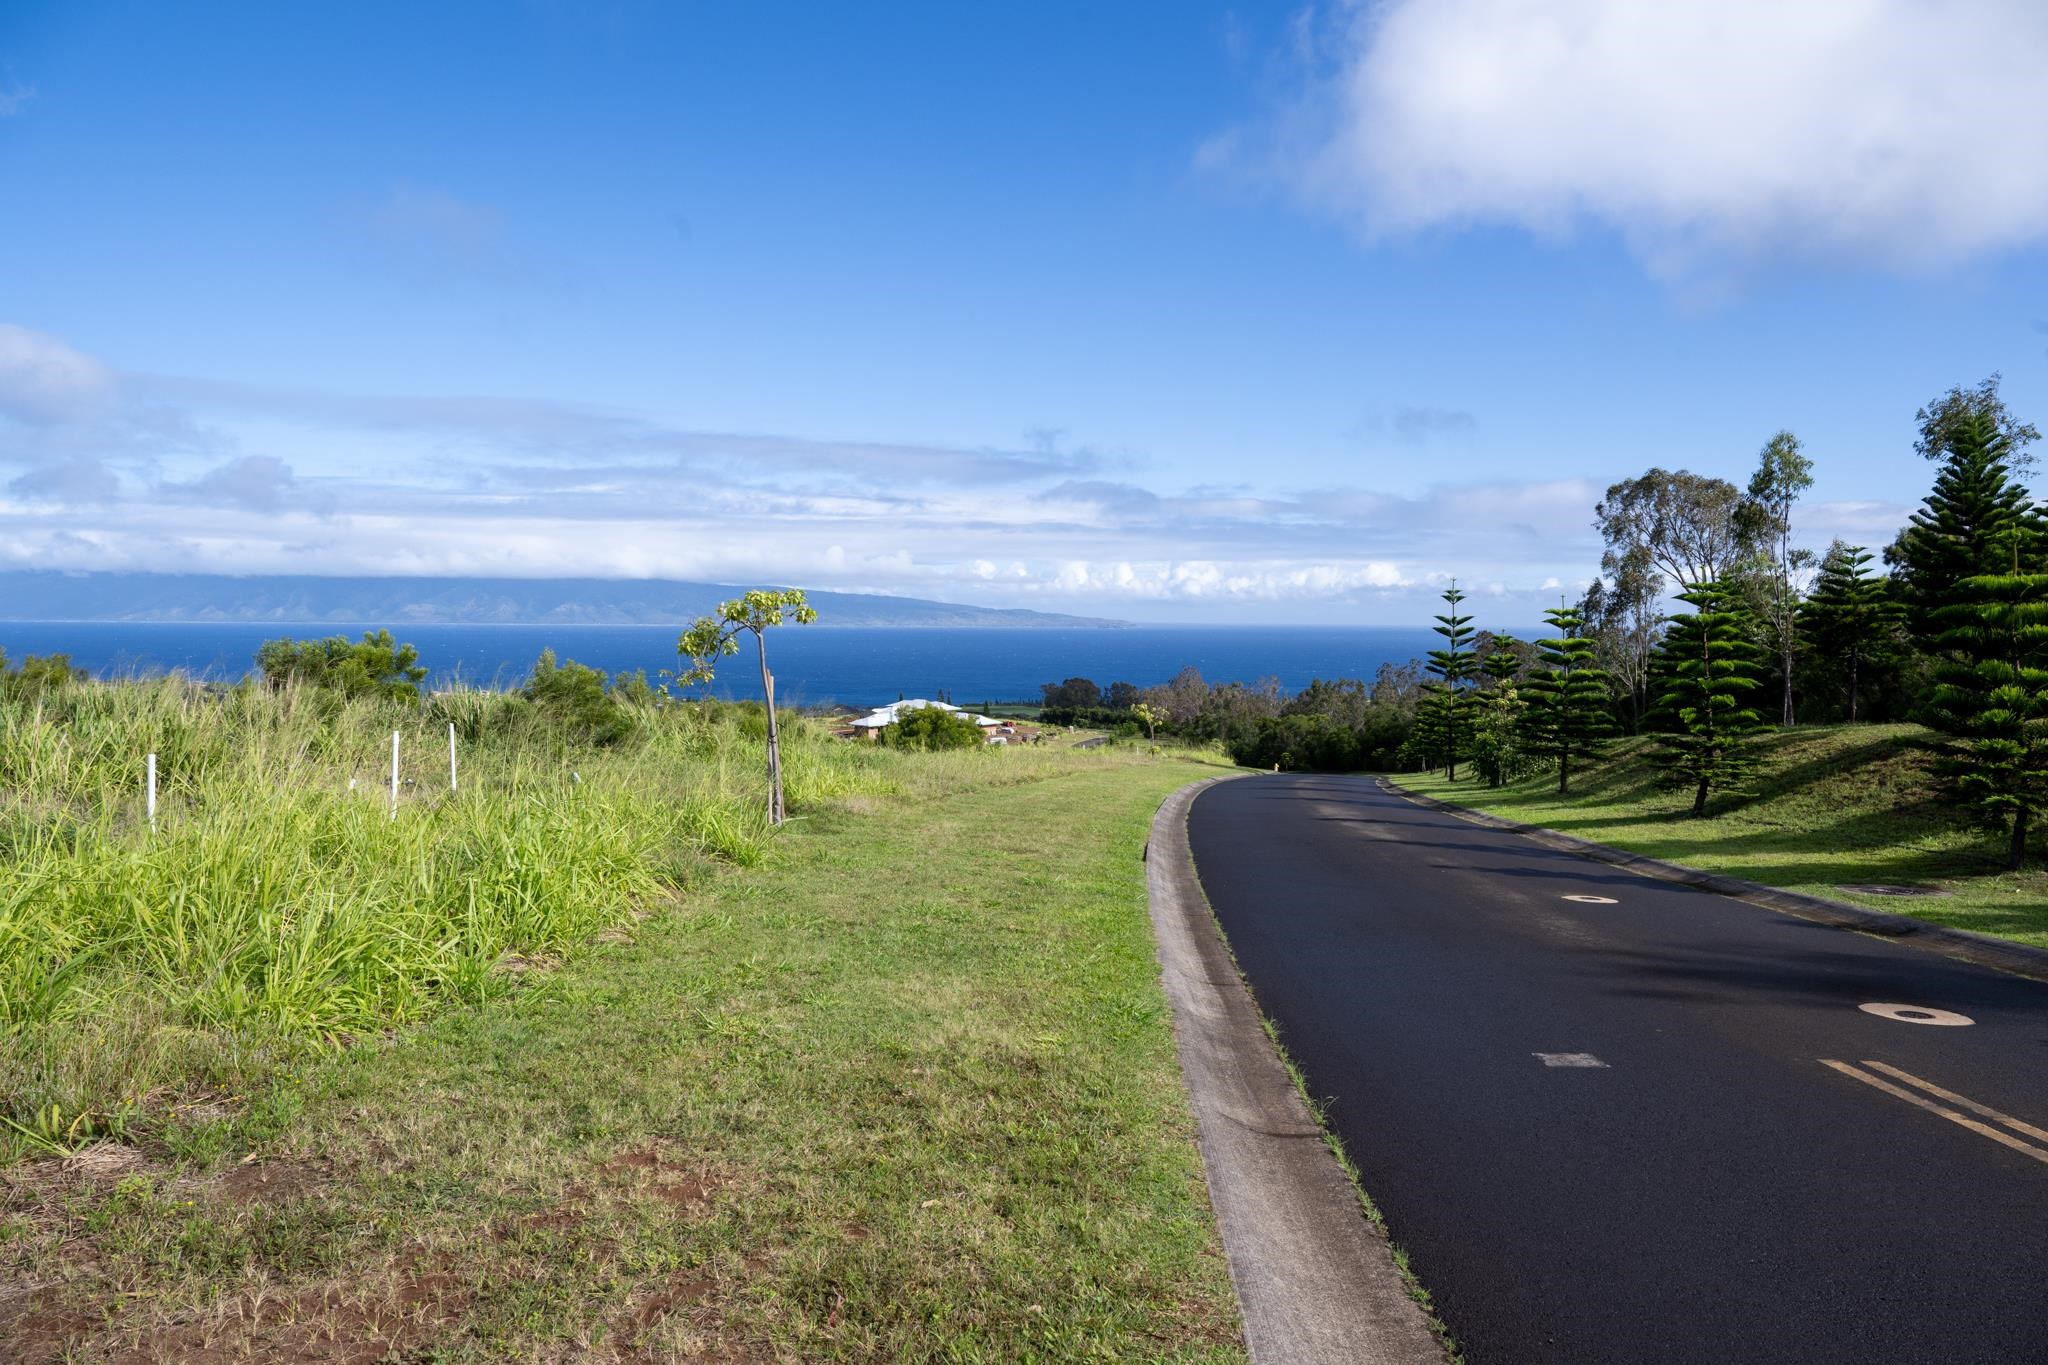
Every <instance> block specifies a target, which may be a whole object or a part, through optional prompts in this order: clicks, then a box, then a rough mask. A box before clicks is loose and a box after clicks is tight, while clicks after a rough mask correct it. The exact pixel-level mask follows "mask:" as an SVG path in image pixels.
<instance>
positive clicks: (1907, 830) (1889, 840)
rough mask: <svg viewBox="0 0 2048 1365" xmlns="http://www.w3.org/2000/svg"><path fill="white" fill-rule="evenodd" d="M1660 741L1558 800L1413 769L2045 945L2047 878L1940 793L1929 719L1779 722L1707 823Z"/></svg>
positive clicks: (1564, 818) (1503, 807)
mask: <svg viewBox="0 0 2048 1365" xmlns="http://www.w3.org/2000/svg"><path fill="white" fill-rule="evenodd" d="M1651 750H1652V744H1651V741H1649V740H1647V739H1634V740H1627V741H1624V742H1622V743H1619V744H1617V745H1616V746H1615V747H1614V749H1613V751H1612V752H1611V753H1610V754H1609V756H1608V757H1607V758H1606V759H1605V760H1604V761H1602V762H1600V763H1597V764H1595V765H1593V766H1592V767H1591V768H1590V769H1589V770H1588V771H1587V772H1585V773H1584V774H1583V775H1581V776H1578V777H1576V778H1575V779H1574V780H1573V784H1572V795H1571V796H1570V797H1568V798H1565V799H1559V798H1558V796H1557V795H1556V776H1555V774H1554V773H1553V774H1551V775H1550V776H1548V777H1534V778H1529V779H1525V780H1523V781H1521V782H1518V783H1515V784H1513V785H1511V786H1509V787H1506V788H1503V789H1501V790H1498V791H1491V790H1488V789H1487V788H1486V787H1485V786H1483V785H1482V784H1481V783H1479V782H1477V781H1474V780H1472V779H1471V778H1469V777H1468V776H1467V775H1465V774H1464V773H1461V774H1460V777H1459V780H1458V781H1457V782H1456V783H1455V784H1453V783H1449V782H1446V781H1445V780H1444V778H1443V775H1442V774H1441V773H1433V774H1429V775H1427V776H1420V777H1418V776H1412V775H1403V776H1401V777H1400V778H1399V779H1398V780H1399V781H1400V782H1402V783H1403V784H1404V785H1406V786H1409V787H1411V788H1413V789H1414V790H1416V791H1420V792H1423V793H1426V794H1428V795H1430V796H1435V797H1438V798H1441V799H1443V800H1447V801H1455V802H1459V803H1461V804H1463V805H1468V806H1473V807H1476V808H1478V809H1480V810H1485V811H1491V812H1493V813H1495V814H1498V815H1505V816H1508V817H1509V818H1511V819H1515V820H1521V821H1524V822H1526V823H1528V824H1533V825H1544V826H1547V827H1549V828H1551V829H1556V830H1562V831H1564V832H1565V833H1567V834H1574V835H1577V836H1579V837H1580V838H1584V839H1592V840H1595V841H1597V842H1599V843H1603V844H1610V845H1613V846H1614V847H1616V848H1624V849H1628V850H1630V851H1631V852H1635V853H1644V854H1648V855H1650V856H1652V857H1656V858H1664V859H1668V860H1670V861H1673V862H1680V863H1685V864H1688V865H1689V866H1693V867H1699V868H1705V869H1707V870H1709V871H1714V872H1724V873H1728V874H1731V875H1733V876H1738V877H1747V878H1749V879H1750V880H1752V881H1758V882H1765V883H1768V884H1770V885H1772V886H1782V887H1788V888H1790V889H1792V890H1795V891H1805V892H1810V893H1812V894H1814V895H1820V896H1828V897H1831V898H1833V899H1837V900H1844V901H1849V902H1852V903H1854V904H1857V905H1862V906H1866V907H1868V908H1870V909H1875V910H1886V911H1892V912H1895V913H1909V914H1911V915H1913V916H1915V917H1916V918H1919V919H1924V920H1928V921H1931V922H1933V923H1936V924H1946V925H1952V926H1954V927H1956V928H1959V929H1971V930H1975V931H1977V932H1979V933H1985V934H1996V935H1998V936H1999V937H2002V938H2009V939H2013V940H2015V941H2017V942H2021V943H2031V944H2035V945H2037V946H2048V875H2044V874H2043V873H2042V872H2041V871H2039V870H2029V871H2026V872H2021V873H2008V872H2006V871H2004V870H2003V856H2002V855H2003V853H2004V847H2003V838H2002V836H2000V835H1995V834H1992V833H1989V832H1987V831H1985V830H1983V829H1981V828H1978V827H1976V826H1973V825H1972V824H1970V823H1969V822H1968V821H1967V820H1965V819H1964V818H1963V817H1962V816H1961V815H1960V814H1959V813H1958V812H1957V811H1956V810H1955V809H1954V808H1953V807H1952V806H1949V805H1947V804H1945V803H1944V802H1943V800H1942V799H1941V785H1940V779H1939V778H1938V776H1937V775H1936V772H1935V758H1936V751H1935V747H1934V740H1933V737H1932V736H1931V735H1930V734H1929V733H1928V732H1927V731H1925V730H1923V729H1921V728H1919V727H1918V726H1912V725H1863V726H1847V725H1842V726H1812V727H1802V728H1800V729H1796V730H1791V731H1787V732H1783V733H1774V734H1772V735H1771V736H1770V737H1769V738H1768V739H1767V740H1766V741H1765V744H1764V747H1763V758H1764V761H1763V765H1762V768H1761V770H1760V773H1759V776H1758V779H1757V781H1756V783H1755V784H1754V787H1753V790H1752V793H1751V794H1750V795H1747V796H1741V797H1732V796H1722V797H1717V798H1715V800H1714V801H1713V803H1712V805H1711V806H1710V807H1709V816H1708V818H1707V819H1704V820H1693V819H1690V818H1688V817H1687V815H1686V811H1687V808H1688V806H1689V804H1690V793H1688V792H1679V791H1675V790H1673V789H1671V788H1669V787H1666V786H1663V785H1662V784H1661V783H1660V782H1659V781H1658V774H1657V771H1656V768H1655V766H1654V764H1653V763H1652V761H1651ZM1844 882H1851V883H1855V882H1876V883H1884V884H1899V883H1906V884H1920V885H1932V886H1939V887H1941V888H1942V889H1943V890H1945V891H1947V892H1949V894H1948V895H1946V896H1943V897H1939V898H1935V897H1929V898H1926V899H1914V900H1902V899H1899V898H1893V897H1877V896H1862V895H1857V894H1854V893H1850V892H1844V891H1843V890H1842V889H1841V883H1844Z"/></svg>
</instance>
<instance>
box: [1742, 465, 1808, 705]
mask: <svg viewBox="0 0 2048 1365" xmlns="http://www.w3.org/2000/svg"><path fill="white" fill-rule="evenodd" d="M1811 487H1813V461H1812V460H1809V459H1807V458H1806V456H1805V455H1804V454H1802V453H1801V452H1800V449H1799V438H1798V437H1797V436H1794V435H1793V434H1792V433H1791V432H1789V431H1781V432H1779V433H1778V434H1777V435H1775V436H1773V437H1772V438H1771V439H1770V440H1769V441H1767V442H1766V443H1765V444H1764V448H1763V450H1762V451H1761V452H1760V453H1759V455H1758V456H1757V470H1756V473H1755V474H1754V475H1752V476H1751V477H1750V480H1749V496H1748V499H1747V500H1746V502H1745V503H1744V509H1743V511H1744V515H1745V516H1746V518H1747V520H1748V522H1749V526H1748V528H1747V530H1748V534H1749V538H1750V539H1751V540H1753V541H1754V543H1755V546H1756V556H1755V560H1754V568H1755V570H1756V571H1755V572H1753V573H1752V574H1751V575H1750V579H1751V583H1752V585H1753V586H1754V587H1755V588H1756V590H1757V591H1756V592H1755V597H1756V606H1757V615H1758V616H1759V617H1760V618H1761V619H1762V621H1763V624H1764V626H1765V627H1766V633H1767V634H1768V635H1769V637H1770V641H1771V645H1772V647H1773V652H1774V653H1775V654H1776V655H1777V656H1778V666H1779V676H1780V678H1781V679H1782V681H1783V684H1784V699H1783V704H1782V706H1781V708H1780V714H1779V718H1778V723H1779V724H1780V725H1791V724H1793V723H1794V720H1795V716H1794V712H1793V704H1792V666H1793V665H1794V664H1795V663H1796V662H1798V659H1799V580H1800V579H1801V577H1803V576H1804V574H1805V573H1806V571H1807V570H1809V569H1811V568H1812V567H1813V552H1812V551H1811V550H1803V549H1800V548H1799V547H1797V546H1795V545H1794V544H1793V543H1792V507H1793V505H1794V504H1795V503H1797V502H1798V501H1799V495H1800V494H1801V493H1804V492H1805V491H1806V490H1807V489H1809V488H1811Z"/></svg>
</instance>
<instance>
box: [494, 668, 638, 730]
mask: <svg viewBox="0 0 2048 1365" xmlns="http://www.w3.org/2000/svg"><path fill="white" fill-rule="evenodd" d="M641 683H642V684H643V685H644V684H645V683H646V676H645V675H644V674H643V675H642V676H641ZM519 694H520V695H521V696H522V697H525V698H526V699H527V700H528V701H530V702H532V703H533V704H534V706H535V707H537V708H538V709H539V710H540V712H541V714H543V715H545V716H546V717H547V718H548V719H549V720H550V721H552V722H554V723H555V724H556V725H558V726H560V727H562V728H563V729H565V730H567V731H569V732H570V733H571V734H572V735H574V736H575V737H576V738H577V739H580V740H584V741H586V742H588V743H591V744H598V745H605V744H617V743H618V742H619V741H620V740H622V739H624V738H626V737H627V736H628V735H630V734H632V733H633V717H632V715H631V714H630V713H628V712H627V710H626V708H625V707H624V706H621V705H620V704H619V702H618V699H617V698H615V697H613V696H612V695H611V694H610V692H608V691H607V690H606V686H605V677H604V674H602V673H600V672H598V671H597V670H596V669H594V668H588V667H585V666H584V665H582V664H579V663H577V662H576V661H575V660H574V659H571V660H569V661H568V662H567V663H564V664H557V663H556V662H555V651H553V650H552V649H544V650H542V651H541V652H540V658H538V659H536V660H534V663H533V676H532V677H530V678H528V679H527V680H526V686H525V687H523V688H521V689H520V692H519Z"/></svg>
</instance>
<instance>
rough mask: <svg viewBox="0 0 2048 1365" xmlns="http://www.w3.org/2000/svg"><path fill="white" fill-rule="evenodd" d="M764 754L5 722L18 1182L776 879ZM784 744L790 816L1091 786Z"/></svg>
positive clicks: (119, 719)
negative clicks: (729, 886) (194, 1095)
mask: <svg viewBox="0 0 2048 1365" xmlns="http://www.w3.org/2000/svg"><path fill="white" fill-rule="evenodd" d="M450 725H453V726H454V727H455V731H456V737H457V750H458V765H459V771H458V785H459V789H458V790H456V791H453V792H451V791H450V790H449V773H448V727H449V726H450ZM394 730H395V731H397V732H398V733H399V737H400V754H401V765H400V787H399V793H398V799H397V802H396V808H395V812H394V810H393V807H392V803H391V797H390V786H389V783H390V771H389V765H390V753H391V748H390V744H391V734H392V732H393V731H394ZM761 731H762V717H761V715H760V713H759V711H758V710H757V709H749V708H744V707H729V706H719V705H706V706H696V705H678V704H666V705H661V706H656V707H645V708H641V709H640V710H639V712H638V713H637V714H636V726H635V730H634V733H633V735H632V737H631V738H630V739H629V740H628V741H627V742H626V743H624V744H621V745H618V746H615V747H612V748H607V749H599V748H595V747H592V746H590V745H588V744H581V743H577V742H575V741H574V740H573V739H572V738H571V737H570V736H569V735H568V734H567V733H566V732H564V731H563V730H561V729H560V728H559V727H557V726H555V725H554V724H552V723H551V722H550V720H549V718H548V717H547V716H546V715H545V714H543V713H541V712H539V711H538V710H537V709H536V708H534V707H532V706H531V705H529V704H527V703H525V702H524V701H522V700H521V699H520V698H518V697H516V696H510V695H504V694H497V693H487V692H458V693H452V694H444V695H440V696H435V697H431V698H429V699H428V700H427V701H426V703H425V704H424V705H420V706H412V705H406V704H402V703H395V702H381V701H352V702H344V701H341V700H339V699H337V698H335V697H334V696H332V695H327V694H320V693H314V692H308V691H287V692H282V693H276V692H269V691H265V690H262V689H258V688H240V689H232V690H218V689H216V690H207V689H202V688H199V687H196V686H193V685H191V684H188V683H185V682H182V681H179V680H176V679H165V680H159V681H154V682H135V683H120V684H105V685H83V686H73V687H68V688H64V689H60V690H58V691H56V692H54V693H52V694H49V695H46V696H45V697H43V698H40V699H33V698H26V699H25V698H15V699H0V869H4V872H5V876H4V879H0V1119H4V1120H5V1122H0V1158H5V1157H6V1156H7V1155H8V1154H9V1151H10V1149H11V1150H12V1151H15V1152H19V1151H20V1150H22V1149H23V1148H24V1147H35V1146H37V1145H38V1144H50V1143H56V1144H60V1145H62V1144H76V1143H77V1142H80V1141H83V1140H85V1139H87V1138H90V1137H92V1136H96V1135H103V1134H108V1133H113V1134H119V1133H120V1132H122V1131H123V1130H124V1129H125V1128H126V1127H127V1126H128V1125H129V1124H131V1123H132V1122H133V1121H135V1120H136V1119H137V1117H138V1116H141V1115H145V1114H147V1113H149V1112H150V1111H151V1110H152V1109H159V1108H161V1107H162V1106H163V1104H165V1103H167V1102H170V1101H172V1100H175V1099H176V1098H178V1096H179V1095H180V1093H181V1092H185V1091H193V1092H235V1091H238V1090H240V1089H242V1088H244V1087H245V1086H246V1085H247V1084H248V1083H249V1081H250V1079H251V1077H252V1076H253V1075H254V1074H257V1073H259V1072H260V1071H261V1070H262V1069H263V1068H264V1067H267V1066H270V1065H274V1064H276V1063H277V1062H278V1061H279V1060H280V1059H281V1058H287V1057H290V1056H292V1055H296V1054H300V1053H303V1052H304V1051H306V1050H307V1049H316V1048H323V1047H330V1046H333V1045H336V1044H338V1043H342V1042H345V1041H347V1040H348V1039H349V1038H351V1037H353V1036H355V1035H358V1034H362V1033H365V1032H374V1031H377V1030H382V1029H388V1028H391V1027H394V1026H399V1025H403V1024H406V1023H408V1022H410V1021H413V1020H416V1019H419V1018H422V1017H424V1016H426V1015H428V1014H430V1013H432V1012H433V1011H435V1010H436V1009H439V1008H441V1007H443V1006H445V1005H447V1004H450V1003H475V1002H477V1001H479V1000H482V999H485V998H487V997H489V996H491V995H492V994H494V993H496V992H500V991H503V990H505V989H508V988H509V986H510V985H511V984H512V983H513V982H514V981H515V980H516V979H517V977H518V975H519V974H520V972H521V971H522V970H523V969H524V968H526V967H528V966H530V964H531V963H532V962H534V961H535V960H546V959H551V958H554V957H556V956H559V955H560V954H562V953H564V952H566V951H569V950H571V949H573V948H574V947H575V945H577V944H579V943H581V942H583V941H585V940H587V939H588V938H589V936H590V935H591V934H593V933H595V932H597V931H598V930H601V929H604V928H606V927H608V926H612V925H616V924H620V923H622V922H625V921H627V920H629V919H631V918H632V917H633V916H634V915H635V914H636V913H639V912H641V911H643V910H644V909H645V908H647V907H648V906H650V905H654V904H657V903H659V902H660V901H661V900H662V899H663V898H664V897H666V896H668V895H670V894H672V893H673V892H675V891H676V890H677V889H679V888H680V887H682V886H684V885H685V884H687V883H688V882H689V881H690V879H691V878H692V877H693V876H695V875H698V874H699V873H701V872H703V871H705V870H708V869H712V868H716V867H718V866H742V867H744V866H753V865H755V864H758V863H759V862H760V861H761V860H762V859H763V858H764V857H766V856H767V855H768V853H769V850H770V848H771V846H772V840H771V835H770V831H769V828H768V825H767V822H766V819H765V813H764V812H765V803H764V801H763V799H762V792H763V774H762V759H761V740H760V735H761ZM784 744H785V764H786V769H787V781H788V792H789V805H790V809H791V810H792V812H794V813H796V814H797V815H799V816H801V815H804V814H805V813H807V812H812V813H814V812H816V811H818V810H821V809H826V808H830V807H831V806H833V805H834V804H835V803H843V802H847V801H859V800H865V799H887V798H891V797H906V796H917V795H928V794H930V793H932V792H935V791H942V790H954V789H960V788H962V787H966V786H974V785H983V784H988V783H1006V782H1016V781H1028V780H1030V779H1032V778H1033V777H1034V776H1039V775H1043V774H1044V773H1046V772H1048V771H1051V770H1052V767H1053V766H1056V765H1057V764H1059V763H1062V762H1066V763H1071V762H1072V761H1073V760H1072V758H1071V757H1070V756H1066V757H1062V756H1056V755H1053V754H1049V753H1043V752H1040V753H1033V752H1029V751H1024V752H1009V753H1002V752H987V753H984V752H968V753H963V754H954V755H914V756H908V755H902V754H898V753H893V752H887V751H883V750H880V749H877V748H874V747H872V746H856V745H850V744H846V743H842V742H840V741H837V740H835V739H832V738H831V737H830V736H829V735H827V734H825V733H824V732H823V731H822V730H820V729H818V728H817V727H815V726H812V725H809V724H806V723H803V722H797V723H794V724H792V725H791V726H790V727H789V731H788V734H787V735H786V737H785V740H784ZM151 752H154V753H155V754H157V756H158V772H159V782H160V788H161V791H160V798H159V805H158V809H157V818H156V827H155V829H154V830H152V829H151V828H150V825H149V822H148V820H147V817H146V811H145V794H144V757H145V755H146V754H148V753H151Z"/></svg>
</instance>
